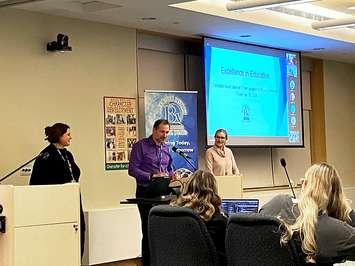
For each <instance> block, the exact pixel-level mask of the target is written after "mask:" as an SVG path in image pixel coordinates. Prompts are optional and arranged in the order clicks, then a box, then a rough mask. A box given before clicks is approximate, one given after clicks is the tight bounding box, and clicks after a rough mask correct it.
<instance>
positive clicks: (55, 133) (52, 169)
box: [30, 123, 85, 257]
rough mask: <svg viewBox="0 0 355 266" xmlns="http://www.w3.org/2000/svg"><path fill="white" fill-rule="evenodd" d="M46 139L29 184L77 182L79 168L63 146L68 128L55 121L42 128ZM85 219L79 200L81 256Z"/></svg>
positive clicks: (67, 141) (69, 138) (64, 145)
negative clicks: (51, 124) (46, 144)
mask: <svg viewBox="0 0 355 266" xmlns="http://www.w3.org/2000/svg"><path fill="white" fill-rule="evenodd" d="M44 133H45V135H46V140H48V142H49V143H50V144H49V145H48V146H47V147H46V148H45V149H44V150H43V151H42V152H41V153H40V155H39V156H38V157H37V159H36V161H35V163H34V165H33V169H32V174H31V178H30V185H57V184H65V183H70V182H79V177H80V169H79V167H78V166H77V164H76V163H75V161H74V157H73V155H72V154H71V152H70V151H68V150H67V149H66V148H65V147H68V146H69V145H70V141H71V139H72V137H71V135H70V128H69V126H68V125H66V124H63V123H56V124H54V125H53V126H48V127H46V128H45V129H44ZM84 241H85V220H84V213H83V209H82V205H81V202H80V245H81V257H82V256H83V252H84Z"/></svg>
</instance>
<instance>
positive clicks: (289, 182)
mask: <svg viewBox="0 0 355 266" xmlns="http://www.w3.org/2000/svg"><path fill="white" fill-rule="evenodd" d="M283 168H284V169H285V173H286V176H287V180H288V184H289V186H290V188H291V191H292V194H293V198H294V199H296V194H295V191H294V190H293V186H292V183H291V179H290V177H289V176H288V173H287V169H286V166H283Z"/></svg>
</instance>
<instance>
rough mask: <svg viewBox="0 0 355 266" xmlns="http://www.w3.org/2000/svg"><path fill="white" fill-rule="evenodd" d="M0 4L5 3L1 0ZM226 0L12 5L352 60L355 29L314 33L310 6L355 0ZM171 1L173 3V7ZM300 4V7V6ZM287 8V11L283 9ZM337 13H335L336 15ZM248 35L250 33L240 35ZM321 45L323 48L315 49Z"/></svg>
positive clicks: (344, 9)
mask: <svg viewBox="0 0 355 266" xmlns="http://www.w3.org/2000/svg"><path fill="white" fill-rule="evenodd" d="M1 2H6V1H4V0H0V3H1ZM226 2H227V1H226V0H197V1H181V0H99V1H93V0H43V1H37V2H33V3H28V4H22V5H16V6H14V8H21V9H26V10H30V11H36V12H41V13H46V14H51V15H58V16H65V17H72V18H80V19H85V20H91V21H99V22H104V23H110V24H115V25H121V26H127V27H133V28H137V29H142V30H148V31H155V32H161V33H168V34H173V35H180V36H190V37H199V36H203V35H204V36H214V37H218V38H223V39H229V40H236V41H241V42H247V43H254V44H258V45H265V46H271V47H277V48H285V49H291V50H297V51H301V52H303V53H304V54H308V55H309V56H313V57H318V58H325V59H332V60H337V61H342V62H350V63H355V28H343V29H334V30H329V31H316V30H313V29H312V28H311V23H312V22H313V21H315V20H313V18H312V19H310V18H309V13H308V12H310V10H312V9H313V8H314V7H318V8H319V7H323V8H327V9H329V10H330V11H333V13H334V14H331V13H329V15H328V14H327V18H330V17H333V16H340V17H349V16H354V15H355V9H349V7H351V6H354V8H355V0H320V1H316V2H312V3H311V4H307V5H308V6H306V7H305V10H306V11H304V10H302V11H294V10H291V11H292V12H293V13H297V15H300V14H301V15H305V16H306V15H308V18H304V17H300V16H295V15H290V14H285V13H281V12H277V11H274V10H259V11H253V12H243V13H237V12H230V11H227V10H226V9H225V4H226ZM171 5H173V6H171ZM299 7H300V6H299ZM287 10H288V11H290V9H287ZM336 12H338V13H336ZM243 35H250V37H242V36H243ZM319 48H322V50H318V49H319Z"/></svg>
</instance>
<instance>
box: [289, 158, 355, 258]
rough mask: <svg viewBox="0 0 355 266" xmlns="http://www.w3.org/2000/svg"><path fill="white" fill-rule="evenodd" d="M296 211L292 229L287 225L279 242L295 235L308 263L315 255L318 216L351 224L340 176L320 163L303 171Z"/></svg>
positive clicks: (325, 164) (331, 167) (329, 167)
mask: <svg viewBox="0 0 355 266" xmlns="http://www.w3.org/2000/svg"><path fill="white" fill-rule="evenodd" d="M298 209H299V212H300V215H299V217H298V218H297V219H296V222H295V223H294V224H293V225H287V224H286V232H285V234H284V235H283V236H282V241H283V242H287V241H288V240H289V239H290V238H292V236H293V233H294V232H298V233H299V234H300V236H301V239H302V251H303V252H304V253H305V254H306V256H307V257H306V260H307V262H314V261H315V258H316V254H317V244H316V238H315V232H316V223H317V219H318V216H319V215H322V214H327V215H328V216H331V217H334V218H336V219H339V220H342V221H348V222H349V221H350V220H351V219H350V212H351V208H350V205H349V202H348V201H347V199H346V198H345V195H344V194H343V189H342V183H341V180H340V177H339V174H338V172H337V170H336V169H335V168H334V167H333V166H331V165H329V164H327V163H319V164H314V165H312V166H311V167H310V168H309V169H308V170H307V171H306V174H305V178H304V179H303V181H302V189H301V197H300V200H299V203H298Z"/></svg>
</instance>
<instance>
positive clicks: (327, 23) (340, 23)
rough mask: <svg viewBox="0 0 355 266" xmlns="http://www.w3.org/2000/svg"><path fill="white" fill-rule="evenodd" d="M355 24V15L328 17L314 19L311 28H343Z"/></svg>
mask: <svg viewBox="0 0 355 266" xmlns="http://www.w3.org/2000/svg"><path fill="white" fill-rule="evenodd" d="M351 26H355V17H351V18H341V19H328V20H323V21H316V22H313V23H312V28H313V29H315V30H329V29H337V28H345V27H351Z"/></svg>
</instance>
